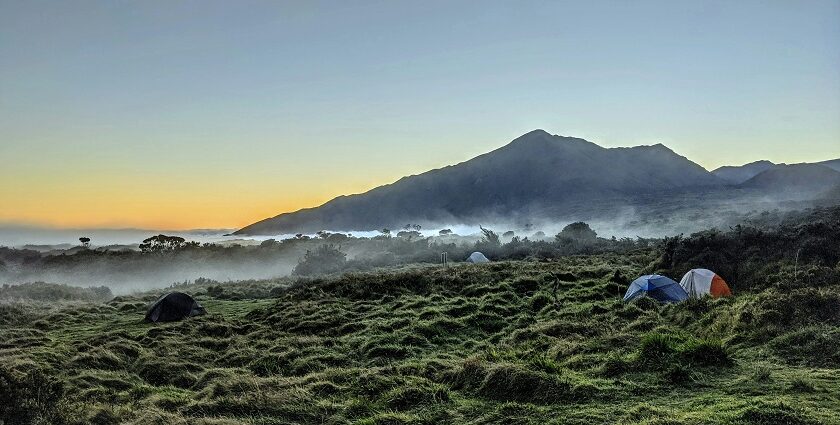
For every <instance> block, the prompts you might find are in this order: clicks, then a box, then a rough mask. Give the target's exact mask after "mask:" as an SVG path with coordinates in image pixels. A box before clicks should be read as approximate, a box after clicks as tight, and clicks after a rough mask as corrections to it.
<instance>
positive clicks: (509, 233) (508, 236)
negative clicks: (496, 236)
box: [502, 230, 515, 238]
mask: <svg viewBox="0 0 840 425" xmlns="http://www.w3.org/2000/svg"><path fill="white" fill-rule="evenodd" d="M514 235H515V233H513V230H508V231H507V232H505V233H502V237H503V238H512V237H513V236H514Z"/></svg>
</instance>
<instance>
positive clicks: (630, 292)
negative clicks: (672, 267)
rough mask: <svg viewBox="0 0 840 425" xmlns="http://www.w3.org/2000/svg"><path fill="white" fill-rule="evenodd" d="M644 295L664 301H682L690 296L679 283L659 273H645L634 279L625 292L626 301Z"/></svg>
mask: <svg viewBox="0 0 840 425" xmlns="http://www.w3.org/2000/svg"><path fill="white" fill-rule="evenodd" d="M644 296H648V297H651V298H653V299H655V300H657V301H660V302H664V303H669V302H680V301H683V300H685V299H687V298H688V294H687V293H686V292H685V290H684V289H683V288H682V286H680V284H679V283H677V282H675V281H674V280H673V279H671V278H668V277H665V276H661V275H658V274H649V275H644V276H641V277H639V278H638V279H636V280H634V281H633V282H632V283H631V284H630V287H629V288H627V293H625V294H624V301H630V300H633V299H636V298H639V297H644Z"/></svg>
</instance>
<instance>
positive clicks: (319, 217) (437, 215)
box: [235, 130, 726, 235]
mask: <svg viewBox="0 0 840 425" xmlns="http://www.w3.org/2000/svg"><path fill="white" fill-rule="evenodd" d="M724 186H726V182H725V181H724V180H723V179H721V178H719V177H717V176H715V175H714V174H712V173H710V172H708V171H707V170H706V169H704V168H703V167H701V166H699V165H697V164H695V163H694V162H691V161H689V160H688V159H686V158H685V157H682V156H680V155H678V154H676V153H674V152H673V151H672V150H670V149H668V148H667V147H665V146H663V145H661V144H657V145H653V146H636V147H632V148H610V149H607V148H603V147H601V146H598V145H596V144H594V143H591V142H588V141H586V140H583V139H579V138H574V137H563V136H557V135H551V134H549V133H547V132H545V131H543V130H535V131H532V132H529V133H527V134H525V135H522V136H520V137H518V138H517V139H515V140H513V141H512V142H510V143H509V144H507V145H505V146H503V147H501V148H499V149H496V150H494V151H492V152H489V153H486V154H483V155H480V156H478V157H475V158H473V159H471V160H469V161H466V162H463V163H460V164H457V165H452V166H447V167H444V168H440V169H436V170H431V171H428V172H425V173H422V174H419V175H415V176H409V177H404V178H402V179H400V180H398V181H396V182H394V183H392V184H388V185H384V186H380V187H377V188H375V189H372V190H370V191H368V192H365V193H362V194H356V195H349V196H339V197H337V198H335V199H333V200H331V201H329V202H327V203H325V204H324V205H321V206H320V207H317V208H308V209H303V210H300V211H296V212H292V213H285V214H280V215H278V216H276V217H272V218H268V219H265V220H262V221H260V222H257V223H254V224H252V225H250V226H247V227H245V228H243V229H241V230H239V231H237V232H235V234H239V235H274V234H282V233H297V232H314V231H318V230H322V229H332V230H337V229H345V230H373V229H381V228H383V227H390V228H395V227H396V228H399V227H402V226H403V225H404V224H405V223H408V222H411V223H420V224H426V223H440V222H448V223H480V222H481V220H488V219H492V218H494V217H496V218H498V217H505V218H508V219H511V218H515V217H528V216H533V215H538V214H549V215H552V216H556V215H558V214H564V213H569V212H571V211H578V210H580V209H582V208H585V209H589V210H591V209H592V208H593V205H595V204H597V205H603V206H605V207H607V208H609V207H616V206H618V205H621V204H622V203H623V202H625V201H627V200H629V199H634V198H637V197H638V196H640V195H651V194H656V193H663V192H669V191H685V190H697V189H698V188H707V189H712V188H720V187H724Z"/></svg>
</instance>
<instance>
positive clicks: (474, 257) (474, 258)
mask: <svg viewBox="0 0 840 425" xmlns="http://www.w3.org/2000/svg"><path fill="white" fill-rule="evenodd" d="M467 262H468V263H475V264H479V263H489V262H490V260H488V259H487V257H485V256H484V254H482V253H480V252H478V251H476V252H473V253H472V254H470V256H469V257H467Z"/></svg>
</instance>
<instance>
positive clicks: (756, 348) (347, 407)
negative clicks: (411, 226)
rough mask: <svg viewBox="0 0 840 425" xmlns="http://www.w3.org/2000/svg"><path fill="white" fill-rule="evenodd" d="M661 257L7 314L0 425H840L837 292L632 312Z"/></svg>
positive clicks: (575, 260)
mask: <svg viewBox="0 0 840 425" xmlns="http://www.w3.org/2000/svg"><path fill="white" fill-rule="evenodd" d="M652 259H653V254H652V253H651V252H648V251H640V252H637V253H630V254H623V255H618V254H605V255H597V256H578V257H566V258H562V259H559V260H556V261H552V262H520V261H514V262H502V263H491V264H486V265H465V266H454V267H449V268H441V267H432V266H423V267H420V266H417V267H405V268H401V269H395V270H380V271H376V272H369V273H359V274H347V275H344V276H341V277H331V278H322V279H307V280H301V281H298V283H296V284H293V285H292V286H291V287H287V286H288V283H289V282H288V281H282V282H270V281H268V282H248V283H243V284H240V285H239V286H237V285H236V284H234V285H232V286H230V287H225V288H216V287H213V288H214V289H210V287H208V286H206V285H205V286H202V285H196V286H185V287H182V288H179V290H182V291H186V292H190V293H192V294H194V295H195V296H196V297H197V298H198V299H199V301H200V302H201V303H202V304H203V305H204V306H205V307H206V308H207V310H208V314H207V315H206V316H202V317H196V318H192V319H189V320H185V321H182V322H177V323H168V324H157V325H153V324H145V323H142V322H141V319H142V317H143V314H144V312H145V306H146V303H147V302H148V301H149V300H151V299H154V297H155V296H156V294H154V293H149V294H141V295H137V296H125V297H119V298H117V299H114V300H112V301H109V302H94V301H89V300H85V299H80V300H77V301H65V302H62V303H51V304H46V305H45V304H41V303H36V302H34V301H31V302H22V301H15V302H13V303H11V302H7V303H6V304H2V305H0V317H2V318H7V317H8V318H9V319H4V320H2V321H0V419H3V420H5V421H6V423H101V424H108V423H138V424H140V423H142V424H146V423H185V424H186V423H189V424H195V423H207V424H229V423H251V424H286V423H332V424H344V423H357V424H439V423H474V424H487V423H514V424H516V423H522V424H525V423H558V424H561V423H562V424H592V423H628V424H629V423H649V424H654V423H656V424H664V423H668V424H695V423H697V424H699V423H721V424H729V423H733V424H734V423H738V424H776V423H786V424H816V423H840V420H838V417H840V363H838V359H840V344H838V342H840V337H838V335H840V308H838V306H840V286H838V284H840V282H834V283H833V284H831V285H823V286H821V287H820V288H810V287H805V288H796V289H793V290H792V291H785V290H783V289H775V287H773V288H770V289H765V290H761V291H758V292H742V293H738V294H737V296H736V297H733V298H730V299H718V300H709V299H703V300H697V301H691V302H686V303H682V304H678V305H668V306H662V305H658V304H656V303H654V302H651V301H650V300H647V299H642V300H640V301H639V302H635V303H630V304H627V303H623V302H621V300H620V297H621V295H622V292H623V289H624V288H623V287H621V286H620V285H617V284H616V283H614V282H613V280H614V279H613V280H611V278H612V277H613V276H614V274H615V271H616V270H618V271H619V272H620V273H621V274H623V275H624V276H631V275H633V274H635V273H637V272H638V271H639V270H641V269H643V268H644V267H645V266H647V265H648V264H649V263H650V262H651V261H652ZM556 276H559V277H561V279H562V280H559V281H558V280H556ZM555 288H556V292H555ZM231 293H235V294H237V295H236V296H235V297H231V296H230V294H231ZM15 318H20V319H19V320H16V319H15Z"/></svg>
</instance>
